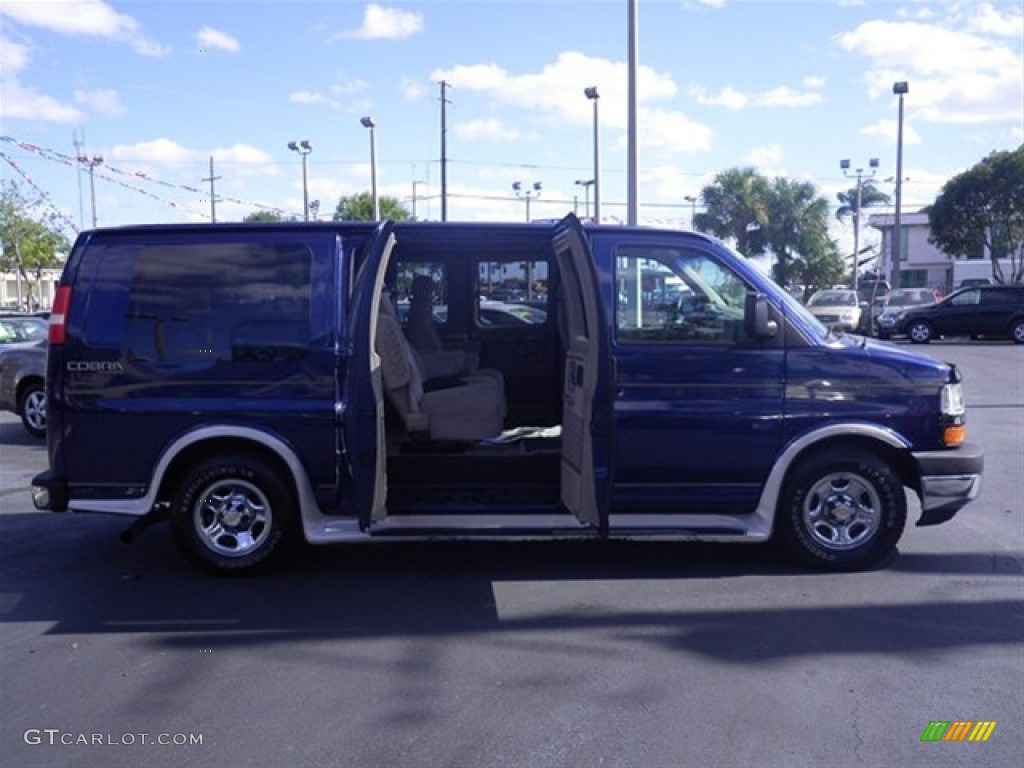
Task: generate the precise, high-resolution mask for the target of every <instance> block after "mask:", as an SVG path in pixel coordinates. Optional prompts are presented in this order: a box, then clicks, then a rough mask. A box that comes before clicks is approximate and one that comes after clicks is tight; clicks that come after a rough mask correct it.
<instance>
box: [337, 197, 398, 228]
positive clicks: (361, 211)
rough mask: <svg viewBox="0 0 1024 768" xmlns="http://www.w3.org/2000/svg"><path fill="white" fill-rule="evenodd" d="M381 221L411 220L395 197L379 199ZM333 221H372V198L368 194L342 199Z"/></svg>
mask: <svg viewBox="0 0 1024 768" xmlns="http://www.w3.org/2000/svg"><path fill="white" fill-rule="evenodd" d="M380 217H381V219H392V220H394V221H407V220H409V219H410V218H412V216H411V214H410V213H409V211H407V210H406V209H405V206H403V205H402V204H401V203H400V202H399V201H398V198H397V197H388V196H387V195H385V196H384V197H382V198H380ZM334 220H335V221H373V196H372V195H371V194H370V193H369V192H360V193H359V194H358V195H350V196H347V197H342V198H341V199H340V200H339V201H338V207H337V209H335V211H334Z"/></svg>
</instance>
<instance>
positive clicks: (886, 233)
mask: <svg viewBox="0 0 1024 768" xmlns="http://www.w3.org/2000/svg"><path fill="white" fill-rule="evenodd" d="M895 218H896V217H895V215H894V214H891V213H885V214H874V215H872V216H871V217H870V218H869V219H868V226H871V227H874V228H875V229H877V230H879V231H880V232H881V233H882V245H881V263H882V272H883V274H884V276H885V279H886V280H888V281H889V282H890V283H894V282H895V281H894V280H893V279H892V232H893V229H894V226H895V222H894V220H895ZM900 228H901V229H902V230H903V237H902V238H901V239H902V246H901V248H900V259H899V261H900V280H899V285H900V287H901V288H937V289H938V290H940V291H942V293H944V294H945V293H949V292H950V291H952V290H954V289H955V288H959V287H960V284H961V283H962V282H963V281H964V280H967V279H978V278H988V279H990V280H991V279H992V262H991V260H990V259H989V252H988V249H987V248H986V249H985V250H983V251H980V252H978V253H977V254H972V255H971V256H969V257H967V258H960V257H958V258H953V257H952V256H950V255H949V254H948V253H945V252H944V251H940V250H939V248H938V247H937V246H935V245H932V244H931V243H930V242H928V236H929V234H930V229H929V227H928V214H926V213H904V214H902V215H901V216H900ZM1001 264H1002V266H1003V271H1004V274H1009V273H1010V262H1009V259H1006V260H1003V261H1002V262H1001Z"/></svg>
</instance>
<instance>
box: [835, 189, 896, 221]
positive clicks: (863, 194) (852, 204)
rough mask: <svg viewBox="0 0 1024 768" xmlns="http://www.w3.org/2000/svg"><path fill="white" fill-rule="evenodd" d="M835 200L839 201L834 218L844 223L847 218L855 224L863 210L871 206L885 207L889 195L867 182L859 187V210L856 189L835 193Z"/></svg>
mask: <svg viewBox="0 0 1024 768" xmlns="http://www.w3.org/2000/svg"><path fill="white" fill-rule="evenodd" d="M836 199H837V200H839V207H838V208H836V218H837V219H839V220H840V221H844V220H845V219H846V218H847V217H848V216H849V217H851V218H853V220H854V223H856V221H857V216H859V214H860V212H861V211H862V210H863V209H865V208H870V207H871V206H873V205H885V204H886V203H888V202H889V195H887V194H885V193H884V192H882V191H881V190H880V189H879V188H878V187H876V186H875V185H874V184H872V183H871V182H870V181H868V182H865V183H863V184H861V185H860V207H859V208H858V207H857V188H856V187H854V188H853V189H850V190H847V191H846V192H838V193H836Z"/></svg>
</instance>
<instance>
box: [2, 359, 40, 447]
mask: <svg viewBox="0 0 1024 768" xmlns="http://www.w3.org/2000/svg"><path fill="white" fill-rule="evenodd" d="M45 377H46V342H45V341H36V342H34V343H32V344H28V345H25V344H9V345H0V410H3V411H11V412H12V413H16V414H18V415H19V416H20V417H21V423H22V424H23V425H25V429H26V430H28V433H29V434H30V435H32V436H33V437H44V436H45V435H46V388H45Z"/></svg>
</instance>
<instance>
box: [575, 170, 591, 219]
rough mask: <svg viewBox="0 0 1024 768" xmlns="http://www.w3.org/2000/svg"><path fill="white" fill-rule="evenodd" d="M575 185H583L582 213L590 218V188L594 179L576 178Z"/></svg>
mask: <svg viewBox="0 0 1024 768" xmlns="http://www.w3.org/2000/svg"><path fill="white" fill-rule="evenodd" d="M576 186H577V187H583V215H584V217H585V218H588V219H589V218H590V188H591V187H592V186H594V179H576Z"/></svg>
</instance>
